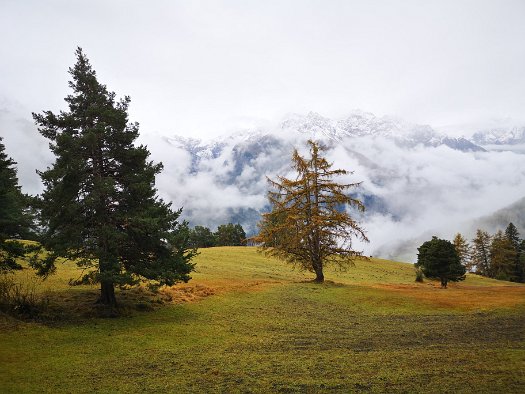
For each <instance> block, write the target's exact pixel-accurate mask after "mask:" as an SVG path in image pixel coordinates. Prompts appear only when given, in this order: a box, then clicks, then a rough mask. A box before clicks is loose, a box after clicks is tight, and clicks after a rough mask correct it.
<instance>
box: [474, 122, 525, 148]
mask: <svg viewBox="0 0 525 394" xmlns="http://www.w3.org/2000/svg"><path fill="white" fill-rule="evenodd" d="M472 141H473V142H474V143H476V144H480V145H515V144H525V126H524V127H517V126H513V127H510V128H492V129H488V130H483V131H478V132H476V133H474V135H473V136H472Z"/></svg>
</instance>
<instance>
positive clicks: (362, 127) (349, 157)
mask: <svg viewBox="0 0 525 394" xmlns="http://www.w3.org/2000/svg"><path fill="white" fill-rule="evenodd" d="M311 138H313V139H317V140H320V141H321V142H322V143H323V144H324V145H326V146H327V147H328V148H330V149H328V151H327V152H326V155H327V159H328V160H329V161H330V162H333V163H334V167H335V168H344V169H346V170H349V171H354V172H353V174H352V175H349V176H347V177H345V178H344V179H341V182H345V183H354V182H362V183H361V185H360V187H359V188H357V189H355V190H354V196H355V197H357V198H360V199H361V200H362V201H363V202H364V204H365V206H366V208H367V211H366V212H365V214H364V215H361V216H360V215H359V214H358V213H356V212H353V213H352V214H353V215H356V218H357V219H358V220H360V221H362V222H363V227H364V228H366V229H367V230H368V236H369V238H370V239H371V241H372V242H371V243H370V244H369V245H360V244H356V245H355V247H356V248H357V249H359V250H363V251H365V253H366V254H371V255H374V256H377V257H388V258H393V259H400V260H404V261H410V260H413V259H414V257H415V254H416V253H417V250H416V247H417V246H418V245H417V242H419V241H420V240H423V241H424V240H427V238H428V239H430V238H431V236H432V235H438V236H440V237H444V238H447V239H450V238H451V237H453V235H454V234H455V232H457V231H465V223H470V222H472V221H473V220H476V219H477V218H479V217H489V216H490V215H492V214H493V213H494V212H496V211H498V210H499V209H502V208H504V207H506V206H509V205H510V204H512V203H513V202H514V201H517V200H518V199H520V198H523V197H524V195H525V172H524V171H523V168H525V154H522V153H520V152H519V151H516V152H509V151H505V152H500V151H499V150H489V151H486V150H485V149H483V148H482V147H480V146H478V145H476V144H474V143H473V142H471V141H469V140H467V139H465V138H452V137H449V136H447V135H444V134H441V133H439V132H437V131H436V130H434V129H433V128H432V127H430V126H428V125H414V124H411V123H408V122H404V121H402V120H399V119H397V118H393V117H376V116H374V115H373V114H371V113H367V112H361V111H354V112H353V113H351V114H350V115H349V116H347V117H345V118H342V119H335V120H334V119H330V118H327V117H323V116H321V115H319V114H317V113H314V112H310V113H308V114H306V115H297V114H293V115H289V116H287V117H286V118H284V119H282V120H281V121H279V122H275V123H274V124H273V125H269V126H268V125H265V126H258V127H252V128H249V129H244V130H240V131H238V132H235V133H231V134H229V135H225V136H223V137H221V138H216V139H214V140H210V141H201V140H197V139H192V138H184V137H181V136H170V137H166V136H160V139H159V141H157V142H154V141H152V140H148V147H149V148H150V149H152V148H154V149H152V156H153V157H155V158H156V160H161V161H162V162H163V163H164V171H163V172H162V173H161V174H160V175H159V177H158V179H157V187H158V189H159V192H160V193H161V195H162V196H163V198H165V199H166V200H167V201H172V202H173V205H174V206H175V207H180V206H182V207H184V210H183V216H184V218H185V219H187V220H188V221H189V222H190V224H191V225H204V226H208V227H210V228H212V229H214V228H216V227H217V226H218V225H220V224H224V223H228V222H233V223H240V224H242V226H243V227H244V229H245V230H246V232H247V234H248V235H252V234H254V233H256V232H257V222H258V220H259V219H260V214H261V212H264V211H265V210H267V209H268V208H269V207H268V202H267V198H266V193H267V191H268V182H267V177H269V178H271V179H275V178H276V177H277V176H279V175H281V176H286V177H293V176H294V172H293V170H292V168H291V166H290V157H291V154H292V151H293V149H294V148H297V149H298V150H299V151H300V152H302V153H305V149H306V140H308V139H311ZM503 149H505V148H504V147H502V150H503ZM512 215H513V214H511V216H512ZM498 225H499V224H498ZM486 229H487V231H490V232H492V231H494V229H493V228H491V227H488V228H486ZM411 240H417V242H416V243H414V242H413V241H412V242H411Z"/></svg>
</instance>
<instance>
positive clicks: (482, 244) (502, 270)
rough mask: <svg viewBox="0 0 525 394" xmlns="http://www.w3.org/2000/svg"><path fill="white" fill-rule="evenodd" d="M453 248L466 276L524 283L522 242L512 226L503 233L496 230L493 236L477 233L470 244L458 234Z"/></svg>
mask: <svg viewBox="0 0 525 394" xmlns="http://www.w3.org/2000/svg"><path fill="white" fill-rule="evenodd" d="M454 245H455V246H456V250H457V251H458V254H460V255H461V258H462V262H463V263H464V264H465V266H466V267H467V270H468V271H469V272H474V273H476V274H479V275H483V276H487V277H489V278H495V279H500V280H508V281H512V282H521V283H524V282H525V240H524V239H521V238H520V234H519V232H518V229H517V228H516V226H515V225H514V224H513V223H509V225H508V226H507V228H506V229H505V231H501V230H499V231H497V232H496V233H495V234H493V235H490V234H489V233H488V232H486V231H484V230H480V229H478V230H477V231H476V236H475V237H474V239H473V240H472V241H471V243H469V242H467V241H466V240H465V238H464V237H463V236H462V235H461V234H459V233H458V234H457V235H456V237H455V239H454Z"/></svg>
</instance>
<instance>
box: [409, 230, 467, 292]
mask: <svg viewBox="0 0 525 394" xmlns="http://www.w3.org/2000/svg"><path fill="white" fill-rule="evenodd" d="M417 250H418V252H419V253H418V256H417V263H416V264H415V265H416V267H419V268H421V270H422V271H423V274H424V275H425V276H426V277H427V278H435V279H439V280H440V281H441V287H442V288H444V289H446V288H447V285H448V282H459V281H462V280H465V267H464V266H463V265H461V262H460V260H459V256H458V254H457V252H456V249H455V248H454V245H453V244H452V243H451V242H450V241H447V240H444V239H439V238H437V237H432V240H430V241H427V242H425V243H423V245H421V246H420V247H419V248H418V249H417Z"/></svg>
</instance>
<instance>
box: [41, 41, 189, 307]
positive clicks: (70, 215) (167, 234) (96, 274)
mask: <svg viewBox="0 0 525 394" xmlns="http://www.w3.org/2000/svg"><path fill="white" fill-rule="evenodd" d="M76 58H77V61H76V64H75V65H74V67H72V68H70V69H69V73H70V75H71V77H72V80H71V81H70V82H69V86H70V88H71V89H72V90H73V93H72V94H70V95H68V96H67V97H66V98H65V101H66V102H67V103H68V106H69V111H68V112H60V113H59V114H54V113H52V112H51V111H44V112H43V113H42V114H33V117H34V119H35V121H36V123H37V124H38V125H39V131H40V133H41V134H42V135H43V136H44V137H46V138H48V139H49V140H50V141H51V142H50V148H51V150H52V152H53V153H54V154H55V156H56V161H55V163H54V164H53V165H52V167H50V168H48V169H47V170H46V171H43V172H40V176H41V178H42V181H43V183H44V187H45V191H44V192H43V194H42V196H41V200H40V206H39V208H40V216H41V220H42V222H43V224H44V226H45V229H46V232H45V234H44V235H43V244H44V246H45V247H46V248H47V249H48V250H50V251H52V254H51V255H50V257H49V259H48V260H47V261H46V262H44V263H43V264H42V265H40V266H39V270H40V273H41V274H44V275H45V274H48V273H49V272H52V270H53V269H54V267H55V261H56V258H57V257H64V258H66V259H71V260H76V261H77V264H78V265H79V266H81V267H83V268H85V269H86V270H87V271H88V273H87V274H86V275H85V276H84V277H83V278H82V282H99V283H100V285H101V293H100V299H99V302H100V303H102V304H106V305H116V299H115V292H114V288H115V285H125V284H133V283H137V281H138V280H139V279H141V278H146V279H150V280H155V281H158V283H159V284H167V285H171V284H173V283H175V282H177V281H188V280H189V279H190V276H189V273H190V272H191V271H192V269H193V264H192V263H191V262H190V260H191V258H192V257H193V255H194V251H193V250H190V249H188V247H187V241H188V231H189V230H188V227H187V224H186V223H185V222H179V221H178V219H179V216H180V213H181V210H177V211H172V209H171V207H170V204H167V203H165V202H164V201H162V200H161V199H159V198H158V197H157V196H156V189H155V186H154V185H155V175H156V174H158V173H159V172H160V171H161V169H162V164H154V163H153V162H152V161H149V159H148V157H149V152H148V150H147V148H146V147H145V146H135V145H134V142H135V140H136V139H137V137H138V135H139V127H138V124H137V123H129V122H128V113H127V111H128V106H129V103H130V99H129V97H124V99H121V100H119V101H117V100H116V99H115V93H113V92H110V91H108V90H107V88H106V86H105V85H102V84H100V83H99V82H98V80H97V75H96V73H95V71H94V70H93V69H92V67H91V65H90V63H89V60H88V59H87V57H86V56H85V54H84V53H83V52H82V49H80V48H78V49H77V51H76Z"/></svg>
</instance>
